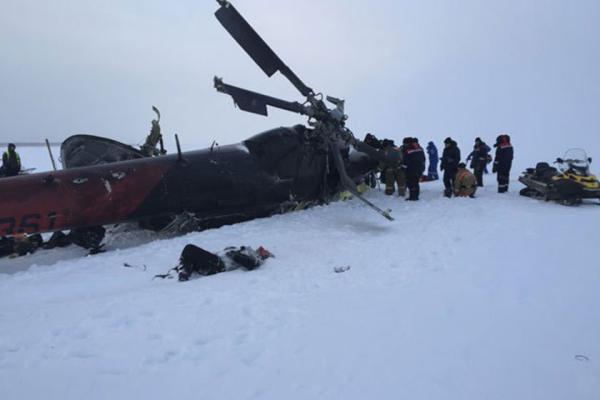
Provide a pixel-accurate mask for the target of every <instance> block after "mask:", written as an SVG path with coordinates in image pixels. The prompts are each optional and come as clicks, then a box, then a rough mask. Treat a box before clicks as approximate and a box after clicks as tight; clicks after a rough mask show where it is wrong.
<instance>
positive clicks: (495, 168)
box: [492, 163, 498, 174]
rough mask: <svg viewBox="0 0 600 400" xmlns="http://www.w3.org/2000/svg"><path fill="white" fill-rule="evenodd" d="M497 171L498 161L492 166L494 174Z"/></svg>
mask: <svg viewBox="0 0 600 400" xmlns="http://www.w3.org/2000/svg"><path fill="white" fill-rule="evenodd" d="M496 172H498V163H494V166H493V167H492V174H495V173H496Z"/></svg>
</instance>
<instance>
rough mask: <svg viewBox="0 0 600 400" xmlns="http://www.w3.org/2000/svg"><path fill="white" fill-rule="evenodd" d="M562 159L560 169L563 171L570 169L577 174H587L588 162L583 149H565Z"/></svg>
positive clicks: (588, 169)
mask: <svg viewBox="0 0 600 400" xmlns="http://www.w3.org/2000/svg"><path fill="white" fill-rule="evenodd" d="M562 160H563V162H562V163H561V170H562V171H563V172H567V171H572V172H574V173H576V174H577V175H589V172H590V163H589V159H588V156H587V154H586V152H585V150H583V149H570V150H567V152H566V153H565V155H564V157H563V159H562Z"/></svg>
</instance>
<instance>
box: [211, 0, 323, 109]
mask: <svg viewBox="0 0 600 400" xmlns="http://www.w3.org/2000/svg"><path fill="white" fill-rule="evenodd" d="M217 2H218V3H219V4H220V5H221V8H219V9H218V10H217V11H216V12H215V16H216V17H217V19H218V20H219V22H220V23H221V25H223V28H225V29H226V30H227V32H229V34H230V35H231V36H232V37H233V38H234V39H235V41H236V42H238V44H239V45H240V46H241V47H242V48H243V49H244V51H245V52H246V53H248V55H249V56H250V58H252V59H253V60H254V62H255V63H256V64H258V66H259V67H260V68H261V69H262V70H263V71H264V73H265V74H267V76H269V77H271V76H273V74H274V73H275V72H277V71H279V72H281V73H282V74H283V75H284V76H285V77H286V78H288V80H289V81H290V82H291V83H292V84H293V85H294V86H295V87H296V89H298V90H299V91H300V93H302V95H303V96H304V97H307V96H308V95H309V94H310V93H312V92H313V90H312V89H311V88H309V87H308V86H306V85H305V84H304V82H302V81H301V80H300V78H298V76H296V74H295V73H294V72H293V71H292V70H291V69H290V68H289V67H288V66H287V65H285V64H284V63H283V61H281V59H280V58H279V56H277V54H275V52H274V51H273V50H272V49H271V48H270V47H269V45H268V44H267V43H266V42H265V41H264V40H263V39H262V38H261V37H260V36H259V34H258V33H256V31H255V30H254V28H252V26H250V24H249V23H248V22H247V21H246V20H245V19H244V17H242V15H241V14H240V13H239V12H238V11H237V10H236V9H235V7H234V6H233V5H232V4H231V3H230V2H228V1H226V0H217Z"/></svg>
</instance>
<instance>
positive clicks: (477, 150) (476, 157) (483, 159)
mask: <svg viewBox="0 0 600 400" xmlns="http://www.w3.org/2000/svg"><path fill="white" fill-rule="evenodd" d="M491 150H492V149H491V148H490V146H488V145H487V144H486V143H485V142H484V141H482V140H481V138H476V139H475V145H474V146H473V151H472V152H471V154H469V157H467V161H469V160H471V165H470V167H471V169H472V170H473V173H474V174H475V178H477V186H479V187H483V172H484V171H485V168H486V166H487V163H488V161H489V160H490V151H491Z"/></svg>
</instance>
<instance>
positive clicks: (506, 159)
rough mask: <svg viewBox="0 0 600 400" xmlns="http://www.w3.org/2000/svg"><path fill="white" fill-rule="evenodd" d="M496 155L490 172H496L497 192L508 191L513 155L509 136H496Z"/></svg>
mask: <svg viewBox="0 0 600 400" xmlns="http://www.w3.org/2000/svg"><path fill="white" fill-rule="evenodd" d="M494 147H495V148H496V157H495V158H494V166H493V168H492V172H494V173H496V174H497V178H498V193H506V192H508V183H509V181H510V169H511V167H512V160H513V156H514V152H513V147H512V144H511V143H510V136H508V135H499V136H498V137H497V138H496V144H495V145H494Z"/></svg>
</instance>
